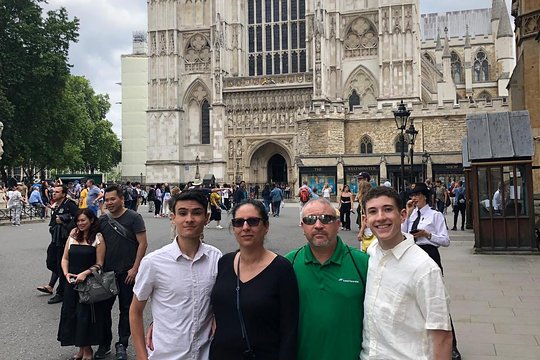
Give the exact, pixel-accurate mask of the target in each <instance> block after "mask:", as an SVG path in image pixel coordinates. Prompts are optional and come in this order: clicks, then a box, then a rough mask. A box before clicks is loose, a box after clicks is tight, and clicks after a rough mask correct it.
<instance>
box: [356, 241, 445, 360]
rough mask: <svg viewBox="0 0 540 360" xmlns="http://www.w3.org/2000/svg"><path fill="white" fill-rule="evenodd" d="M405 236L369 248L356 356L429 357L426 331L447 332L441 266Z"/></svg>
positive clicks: (382, 359) (369, 359) (420, 359)
mask: <svg viewBox="0 0 540 360" xmlns="http://www.w3.org/2000/svg"><path fill="white" fill-rule="evenodd" d="M404 235H405V236H406V238H407V239H406V240H403V241H402V242H401V243H399V244H398V245H397V246H396V247H394V248H393V249H390V250H383V249H382V248H381V247H380V245H379V243H378V241H377V240H375V241H374V242H373V243H372V244H371V246H370V247H369V248H368V251H367V252H368V254H369V266H368V277H367V286H366V296H365V299H364V309H365V313H364V331H363V341H362V352H361V354H360V359H361V360H373V359H379V360H388V359H400V360H407V359H410V360H428V359H432V358H433V348H432V341H431V337H430V335H429V332H428V331H429V330H446V331H450V330H451V326H450V315H449V307H448V295H447V292H446V289H445V287H444V283H443V279H442V274H441V269H439V267H438V266H437V264H435V262H434V261H433V260H432V259H431V258H430V257H429V255H428V254H427V253H426V252H425V251H424V250H422V249H421V248H420V247H418V246H417V245H415V244H414V239H413V237H412V235H410V234H404Z"/></svg>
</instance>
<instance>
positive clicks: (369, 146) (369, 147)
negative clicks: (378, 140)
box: [360, 135, 373, 154]
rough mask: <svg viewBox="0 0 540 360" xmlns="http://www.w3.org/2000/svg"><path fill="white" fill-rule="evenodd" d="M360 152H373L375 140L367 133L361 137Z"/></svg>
mask: <svg viewBox="0 0 540 360" xmlns="http://www.w3.org/2000/svg"><path fill="white" fill-rule="evenodd" d="M360 154H373V142H372V141H371V138H370V137H369V136H367V135H364V136H362V139H360Z"/></svg>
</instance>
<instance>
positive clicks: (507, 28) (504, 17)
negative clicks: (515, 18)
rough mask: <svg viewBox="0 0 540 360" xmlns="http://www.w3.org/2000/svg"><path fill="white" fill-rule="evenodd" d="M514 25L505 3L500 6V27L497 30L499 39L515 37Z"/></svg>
mask: <svg viewBox="0 0 540 360" xmlns="http://www.w3.org/2000/svg"><path fill="white" fill-rule="evenodd" d="M513 36H514V33H513V32H512V25H511V24H510V14H508V9H507V8H506V5H505V4H504V2H500V5H499V27H498V28H497V39H498V38H501V37H513Z"/></svg>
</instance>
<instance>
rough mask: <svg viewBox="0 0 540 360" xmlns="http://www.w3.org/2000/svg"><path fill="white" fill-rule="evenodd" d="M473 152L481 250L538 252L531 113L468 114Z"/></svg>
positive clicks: (472, 183)
mask: <svg viewBox="0 0 540 360" xmlns="http://www.w3.org/2000/svg"><path fill="white" fill-rule="evenodd" d="M467 151H468V153H467V156H468V161H469V162H470V168H471V172H470V186H471V187H470V188H469V189H467V194H468V196H469V198H470V201H469V204H471V203H472V219H473V227H474V237H475V243H474V247H475V251H476V252H477V253H538V244H537V241H536V236H535V232H534V207H533V186H532V156H533V155H534V147H533V139H532V133H531V125H530V120H529V113H528V112H527V111H516V112H505V113H491V114H471V115H468V116H467Z"/></svg>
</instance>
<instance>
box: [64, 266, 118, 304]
mask: <svg viewBox="0 0 540 360" xmlns="http://www.w3.org/2000/svg"><path fill="white" fill-rule="evenodd" d="M74 289H75V291H77V292H78V293H79V302H80V303H81V304H95V303H98V302H101V301H105V300H109V299H110V298H113V297H115V296H116V295H117V294H118V284H117V283H116V276H115V274H114V271H108V272H106V273H102V272H101V271H99V272H98V271H96V270H92V275H90V276H88V277H87V278H86V279H85V280H84V281H83V282H82V283H80V284H77V285H75V287H74Z"/></svg>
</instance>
